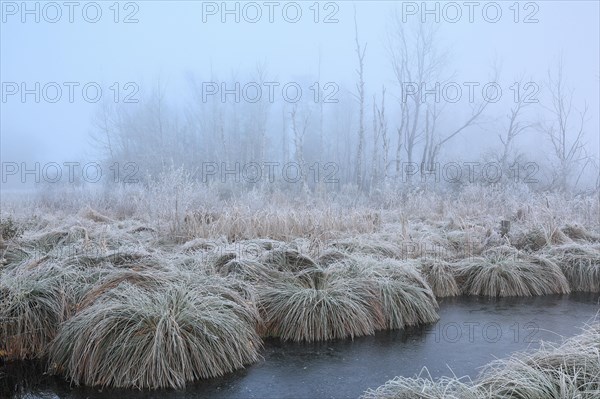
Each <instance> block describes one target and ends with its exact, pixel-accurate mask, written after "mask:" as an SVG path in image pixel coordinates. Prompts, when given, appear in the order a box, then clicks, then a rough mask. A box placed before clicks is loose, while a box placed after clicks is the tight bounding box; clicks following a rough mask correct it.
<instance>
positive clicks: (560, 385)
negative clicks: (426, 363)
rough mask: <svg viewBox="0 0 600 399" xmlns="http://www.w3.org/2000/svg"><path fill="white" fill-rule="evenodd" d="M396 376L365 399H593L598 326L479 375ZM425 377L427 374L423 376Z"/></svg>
mask: <svg viewBox="0 0 600 399" xmlns="http://www.w3.org/2000/svg"><path fill="white" fill-rule="evenodd" d="M426 372H427V370H426V369H424V370H423V371H422V372H421V373H420V374H419V375H418V376H415V377H412V378H408V377H396V378H394V379H392V380H390V381H388V382H386V383H385V384H384V385H382V386H380V387H379V388H377V389H374V390H373V389H369V390H368V391H366V392H365V393H364V394H363V396H362V398H363V399H403V398H406V399H412V398H423V399H431V398H433V399H438V398H439V399H442V398H457V399H458V398H460V399H463V398H466V399H469V398H478V399H479V398H490V399H492V398H494V399H500V398H532V399H538V398H539V399H541V398H544V399H546V398H548V399H566V398H569V399H595V398H598V397H599V395H600V323H598V322H597V321H596V322H594V323H592V324H591V325H589V326H587V327H586V328H585V329H584V331H583V333H582V334H580V335H577V336H575V337H572V338H570V339H568V340H566V341H564V342H563V344H562V345H551V344H543V345H542V347H541V348H540V349H538V350H537V351H534V352H524V353H517V354H515V355H513V356H511V357H509V358H507V359H501V360H496V361H493V362H491V363H489V364H488V365H487V366H486V367H485V368H484V370H483V372H482V373H481V374H480V376H479V377H478V378H477V379H476V380H474V381H471V380H470V379H468V378H456V377H443V378H440V379H437V380H434V379H432V378H431V376H430V375H429V374H428V373H426ZM424 373H426V374H425V375H423V374H424Z"/></svg>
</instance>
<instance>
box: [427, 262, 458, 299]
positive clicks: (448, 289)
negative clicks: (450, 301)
mask: <svg viewBox="0 0 600 399" xmlns="http://www.w3.org/2000/svg"><path fill="white" fill-rule="evenodd" d="M420 262H421V264H420V268H421V270H422V272H423V274H424V275H425V278H426V279H427V283H429V286H430V287H431V290H432V291H433V293H434V294H435V296H437V297H448V296H456V295H460V288H458V284H457V283H456V278H455V276H454V275H455V273H456V266H454V265H453V264H451V263H449V262H446V261H444V260H441V259H431V258H421V260H420Z"/></svg>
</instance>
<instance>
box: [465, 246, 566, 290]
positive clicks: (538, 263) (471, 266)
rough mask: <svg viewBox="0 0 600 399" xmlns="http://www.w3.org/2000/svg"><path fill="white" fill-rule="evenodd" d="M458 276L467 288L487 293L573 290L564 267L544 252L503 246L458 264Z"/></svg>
mask: <svg viewBox="0 0 600 399" xmlns="http://www.w3.org/2000/svg"><path fill="white" fill-rule="evenodd" d="M457 279H458V280H459V284H460V285H462V286H463V292H464V293H466V294H469V295H485V296H534V295H546V294H566V293H569V292H570V290H569V283H568V281H567V279H566V278H565V276H564V274H563V273H562V271H561V270H560V268H559V267H558V266H557V265H556V264H555V263H554V262H552V261H550V260H549V259H547V258H544V257H541V256H533V255H525V254H522V253H520V252H519V251H518V250H516V249H514V248H512V247H508V246H501V247H497V248H492V249H488V250H486V251H484V252H483V254H482V256H479V257H473V258H469V259H465V260H463V261H461V262H459V264H458V269H457Z"/></svg>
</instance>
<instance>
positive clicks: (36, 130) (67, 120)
mask: <svg viewBox="0 0 600 399" xmlns="http://www.w3.org/2000/svg"><path fill="white" fill-rule="evenodd" d="M76 3H77V6H76V7H75V8H74V9H73V22H72V23H71V22H69V8H68V7H67V6H64V5H63V2H58V3H55V4H58V9H59V10H60V12H61V13H62V16H61V18H60V20H59V21H58V22H56V23H50V22H48V21H46V19H53V18H55V17H56V8H52V7H49V8H44V4H45V3H43V2H27V3H26V4H27V5H28V7H30V9H35V7H36V4H37V7H38V8H39V10H40V11H39V12H40V22H35V17H36V15H35V14H23V10H22V9H21V8H22V7H21V6H22V4H24V3H22V2H20V1H19V2H7V1H2V23H1V39H0V45H1V51H2V57H1V58H2V59H1V81H2V83H3V95H4V96H5V97H6V98H3V99H2V100H3V101H2V103H1V106H2V121H1V126H0V127H1V143H2V149H1V155H2V158H3V160H9V159H10V160H14V161H21V160H30V159H35V160H41V161H47V160H53V161H57V162H59V161H62V160H71V159H79V158H82V157H83V156H84V155H85V154H90V152H89V143H88V141H89V140H88V132H89V130H90V118H91V115H92V114H93V112H94V110H95V109H96V105H94V104H90V103H88V102H86V101H85V100H84V99H83V98H82V95H81V90H80V88H81V87H82V86H83V85H84V84H85V83H87V82H97V83H98V84H99V85H100V86H101V87H102V89H103V95H104V96H109V95H112V94H113V91H111V90H110V88H109V87H110V86H111V85H112V84H113V83H114V82H118V83H119V85H120V90H121V93H122V94H126V92H124V91H123V87H122V86H123V85H124V84H125V83H127V82H135V83H136V84H138V85H139V89H140V90H139V93H138V94H137V97H139V98H143V97H144V96H145V95H148V93H150V92H151V90H152V87H153V86H154V82H155V81H156V79H158V78H160V79H161V82H162V83H164V84H166V85H167V91H168V93H169V98H170V99H171V100H174V101H177V100H181V101H183V99H184V98H186V97H187V96H188V95H189V90H188V87H187V80H186V79H185V77H186V74H188V73H194V74H195V75H196V76H197V77H201V78H202V79H207V80H208V79H209V78H210V71H211V68H212V70H214V71H216V72H217V74H218V76H219V77H221V78H229V77H230V76H231V73H232V71H239V73H240V75H242V76H243V75H245V74H247V72H248V71H250V70H251V69H252V68H254V66H255V65H256V63H257V62H263V63H265V65H267V68H268V70H269V72H270V73H271V75H273V76H276V77H277V79H278V81H280V82H282V83H285V82H288V81H293V80H294V79H296V78H297V77H301V76H307V75H316V74H317V65H318V55H319V53H321V55H322V65H321V68H322V70H321V81H322V82H329V81H331V82H337V83H339V84H340V85H345V86H346V87H348V88H351V89H353V88H354V79H355V68H356V55H355V53H354V21H353V4H355V5H356V9H357V15H358V17H357V18H358V25H359V36H360V40H361V42H367V43H368V46H367V53H366V58H365V68H366V83H367V98H369V99H370V98H372V95H373V94H375V93H376V92H379V89H380V87H381V85H382V84H385V85H386V86H387V87H388V91H389V92H390V93H392V94H394V92H395V94H396V95H398V91H397V87H396V86H395V85H394V82H393V74H392V70H391V68H390V62H389V59H388V57H387V52H386V49H385V44H386V36H387V31H388V27H389V25H390V22H391V20H390V18H391V16H392V15H393V13H394V12H399V13H402V10H404V11H406V14H410V15H406V16H407V19H408V20H411V21H412V19H414V18H419V17H421V16H423V15H422V14H421V11H422V10H418V11H417V12H416V14H414V15H413V11H414V7H415V6H416V7H418V8H420V7H421V6H422V4H423V3H422V2H394V1H369V2H355V3H352V2H347V1H343V2H341V1H340V2H320V3H319V4H318V8H319V15H318V19H319V21H320V22H319V23H315V22H314V18H315V17H316V15H315V8H314V2H312V1H309V2H298V3H294V4H291V5H290V3H293V2H276V3H277V6H275V8H274V14H273V18H274V22H273V23H270V22H269V20H268V17H269V16H268V11H269V8H268V6H265V4H266V3H265V2H260V1H259V2H256V3H253V4H258V5H259V7H260V9H261V12H262V17H261V18H260V20H259V21H258V22H256V23H250V22H246V21H244V16H246V17H247V18H254V15H255V8H253V6H248V5H247V2H241V3H239V7H240V13H241V20H240V22H239V23H236V22H235V21H234V16H232V15H226V16H225V17H226V18H227V21H226V22H225V23H223V22H221V14H220V10H219V11H218V12H217V13H216V15H204V16H205V18H206V22H203V9H204V11H213V10H214V7H217V8H221V6H222V2H192V1H136V2H129V3H128V2H120V3H119V15H118V19H119V23H115V22H114V18H115V17H117V16H116V14H115V10H114V9H113V8H111V7H113V3H114V2H112V1H108V2H98V3H97V4H99V8H100V9H101V10H102V16H101V17H100V20H99V22H97V23H90V22H87V21H86V20H85V19H84V16H86V17H87V18H88V19H90V18H94V17H95V6H89V3H90V2H76ZM234 3H235V2H228V6H229V7H232V8H233V7H235V5H234ZM476 3H477V6H476V7H475V9H474V13H473V18H474V22H473V23H471V22H469V15H468V12H469V9H468V8H467V7H466V6H464V5H463V4H464V2H460V1H459V2H456V3H453V4H458V6H459V8H460V11H461V12H462V18H460V20H459V21H458V22H456V23H449V22H448V21H447V19H452V18H454V16H455V10H456V9H455V8H454V9H453V8H444V4H445V3H437V4H438V7H440V12H441V14H440V16H441V22H440V24H441V28H440V29H441V31H442V32H443V35H442V36H443V40H442V41H441V42H440V45H441V46H442V47H443V48H446V49H448V50H449V52H450V53H451V54H452V58H451V66H450V69H451V70H453V71H456V75H455V79H454V80H455V81H458V82H463V81H478V82H482V83H485V82H487V77H488V76H489V67H490V65H491V62H492V61H493V60H494V59H495V58H497V59H498V60H500V62H501V64H502V75H501V79H500V80H501V86H502V87H503V89H506V92H505V93H504V95H505V96H507V95H509V91H508V88H509V86H510V85H511V83H510V82H511V81H512V78H513V76H516V75H518V74H525V75H526V77H531V78H532V79H533V80H534V81H536V82H539V83H540V84H541V83H542V81H543V80H544V79H545V78H546V72H547V69H548V68H549V67H550V66H553V65H554V63H555V62H556V59H557V57H558V56H559V55H560V54H562V55H563V57H564V60H565V68H566V71H565V75H566V78H567V83H568V85H569V86H571V87H572V88H574V89H575V99H576V104H582V103H583V101H584V100H585V101H587V104H588V105H589V121H588V125H587V131H588V141H590V142H591V143H592V144H595V143H597V142H598V136H599V130H598V126H599V123H598V109H599V107H600V103H599V100H598V96H599V91H600V90H599V75H600V67H599V48H600V44H599V37H600V32H599V27H598V25H599V2H598V1H537V2H529V3H528V2H520V4H519V7H518V8H519V10H520V11H519V15H518V16H517V15H515V10H514V4H513V3H514V2H512V1H508V2H496V3H494V2H476ZM295 4H298V5H299V7H300V9H301V10H302V16H301V18H300V20H299V22H297V23H290V22H288V21H286V20H285V18H284V15H283V12H282V9H283V8H284V7H287V8H286V10H287V14H286V17H289V18H291V17H293V16H294V13H295V9H296V6H295ZM427 4H428V7H435V4H436V2H428V3H427ZM86 5H87V8H86V12H87V14H86V15H84V13H83V9H84V7H86ZM15 7H16V8H15ZM311 7H313V8H311ZM511 7H513V8H511ZM484 8H486V10H487V12H488V14H487V17H488V18H492V17H494V13H495V10H496V9H497V8H500V9H501V11H502V15H501V17H500V18H499V21H498V22H497V23H491V22H488V21H486V20H485V17H486V16H485V15H484V14H483V11H482V10H483V9H484ZM243 10H246V14H243ZM128 15H132V18H134V19H137V20H138V22H137V23H123V20H124V19H125V17H126V16H128ZM328 15H329V16H330V18H333V19H337V20H338V22H337V23H323V22H322V20H323V19H324V18H325V17H326V16H328ZM290 16H291V17H290ZM490 16H491V17H490ZM425 17H426V18H428V20H431V19H432V18H433V16H432V15H431V14H427V15H425ZM527 17H529V18H530V19H532V18H535V19H537V20H538V22H537V23H523V20H524V19H525V18H527ZM22 18H25V22H22ZM515 18H517V19H518V20H519V22H518V23H515V22H514V19H515ZM445 19H446V21H444V20H445ZM11 82H16V83H18V84H20V83H22V82H26V84H27V85H28V87H33V85H34V82H40V84H41V86H43V85H44V84H46V83H48V82H58V83H59V84H61V85H62V84H63V83H64V82H78V83H80V85H79V86H78V87H77V88H76V89H75V98H74V102H73V103H70V102H69V101H68V90H67V88H66V87H65V86H64V85H63V89H64V90H63V97H62V98H61V99H60V100H59V101H58V102H57V103H48V102H47V101H44V99H42V100H41V102H40V103H35V102H34V101H33V98H34V96H33V95H28V96H27V97H26V102H25V103H23V102H21V100H20V97H19V94H20V93H18V94H16V95H7V93H6V92H5V91H6V90H5V89H6V88H7V87H8V86H7V84H10V83H11ZM541 95H543V93H541ZM390 107H392V105H390ZM390 112H393V111H390ZM507 112H508V108H506V107H505V108H501V107H497V109H495V110H494V109H493V107H490V110H489V113H490V116H500V115H504V114H506V113H507ZM369 123H370V122H369ZM472 140H473V138H468V137H467V138H463V139H461V140H457V141H456V142H455V143H454V144H453V146H454V147H455V148H458V150H459V151H460V150H461V146H462V145H467V144H469V143H471V142H472ZM477 140H481V137H480V138H477ZM483 140H485V138H484V139H483ZM537 142H539V140H538V139H536V138H535V137H529V138H527V137H524V138H523V143H526V144H527V143H529V144H532V145H536V143H537Z"/></svg>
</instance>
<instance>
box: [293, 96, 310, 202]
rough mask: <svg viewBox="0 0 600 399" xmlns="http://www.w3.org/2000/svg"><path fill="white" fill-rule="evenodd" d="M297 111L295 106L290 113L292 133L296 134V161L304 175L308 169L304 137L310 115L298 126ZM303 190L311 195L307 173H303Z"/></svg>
mask: <svg viewBox="0 0 600 399" xmlns="http://www.w3.org/2000/svg"><path fill="white" fill-rule="evenodd" d="M297 109H298V107H297V105H296V104H294V106H293V108H292V111H291V112H290V118H291V120H292V132H293V133H294V149H295V159H296V163H297V164H298V167H299V168H300V171H301V173H302V172H303V171H304V169H305V167H306V165H305V162H304V136H305V135H306V129H307V128H308V121H309V119H310V113H307V114H306V116H305V118H304V120H303V121H302V126H298V123H297V121H296V111H297ZM302 190H303V191H304V192H305V193H307V194H308V193H309V190H308V184H307V182H306V174H305V173H302Z"/></svg>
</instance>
